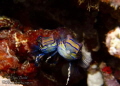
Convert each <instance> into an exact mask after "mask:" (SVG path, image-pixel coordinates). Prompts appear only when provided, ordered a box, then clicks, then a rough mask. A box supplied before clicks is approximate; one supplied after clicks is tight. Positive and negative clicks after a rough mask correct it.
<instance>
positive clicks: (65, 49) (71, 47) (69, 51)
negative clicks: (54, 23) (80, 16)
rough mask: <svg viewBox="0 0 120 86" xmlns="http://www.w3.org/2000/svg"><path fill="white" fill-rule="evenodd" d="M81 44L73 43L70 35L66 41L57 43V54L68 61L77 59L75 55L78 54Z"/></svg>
mask: <svg viewBox="0 0 120 86" xmlns="http://www.w3.org/2000/svg"><path fill="white" fill-rule="evenodd" d="M81 46H82V45H81V44H80V43H78V42H77V41H75V40H74V39H73V38H72V37H71V36H70V35H67V38H66V40H62V41H59V43H58V48H57V50H58V53H59V54H60V55H61V56H62V57H63V58H65V59H66V60H68V61H71V60H76V59H78V57H77V54H78V53H79V52H80V49H81Z"/></svg>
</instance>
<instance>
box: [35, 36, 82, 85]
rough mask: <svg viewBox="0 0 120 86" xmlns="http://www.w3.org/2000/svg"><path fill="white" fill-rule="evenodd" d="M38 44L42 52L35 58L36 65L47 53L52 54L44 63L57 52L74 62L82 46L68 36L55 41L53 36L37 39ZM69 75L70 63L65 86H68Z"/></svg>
mask: <svg viewBox="0 0 120 86" xmlns="http://www.w3.org/2000/svg"><path fill="white" fill-rule="evenodd" d="M37 41H38V42H39V49H40V51H41V52H42V53H41V54H39V55H38V56H37V57H36V60H35V63H36V64H38V63H39V60H40V59H41V58H42V57H43V56H44V55H45V54H48V53H51V52H54V53H53V54H52V55H50V56H49V57H48V58H47V60H46V62H47V61H48V60H49V59H50V58H51V57H52V56H54V55H55V54H56V53H57V52H58V53H59V54H60V55H61V56H62V57H63V58H65V59H66V60H68V61H71V60H76V59H78V58H79V57H80V56H78V53H79V52H80V50H81V47H82V45H81V44H80V43H78V42H77V41H76V40H74V39H73V38H72V37H71V36H70V35H67V37H66V38H63V37H62V36H61V38H60V39H58V40H55V39H54V37H53V35H51V36H49V37H38V40H37ZM70 74H71V62H70V63H69V68H68V78H67V82H66V85H67V84H68V81H69V78H70Z"/></svg>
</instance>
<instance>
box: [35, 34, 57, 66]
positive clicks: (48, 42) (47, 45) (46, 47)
mask: <svg viewBox="0 0 120 86" xmlns="http://www.w3.org/2000/svg"><path fill="white" fill-rule="evenodd" d="M37 41H38V42H39V50H40V51H41V52H42V53H40V54H38V55H37V56H36V59H35V64H36V65H37V64H38V63H39V61H40V59H41V58H42V57H43V56H44V55H46V54H48V53H51V52H54V51H56V50H57V43H56V41H55V39H54V38H53V35H51V36H49V37H38V39H37ZM56 53H57V52H54V53H53V54H52V55H51V56H49V57H48V58H51V57H52V56H54V55H55V54H56ZM47 60H48V59H47Z"/></svg>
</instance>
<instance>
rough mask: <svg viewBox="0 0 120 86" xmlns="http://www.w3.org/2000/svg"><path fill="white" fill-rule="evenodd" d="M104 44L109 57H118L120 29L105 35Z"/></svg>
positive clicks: (119, 51) (119, 53) (119, 54)
mask: <svg viewBox="0 0 120 86" xmlns="http://www.w3.org/2000/svg"><path fill="white" fill-rule="evenodd" d="M105 44H106V46H107V48H108V52H109V53H110V55H113V56H117V57H120V27H116V28H115V29H114V30H112V31H110V32H108V33H107V36H106V43H105Z"/></svg>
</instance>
